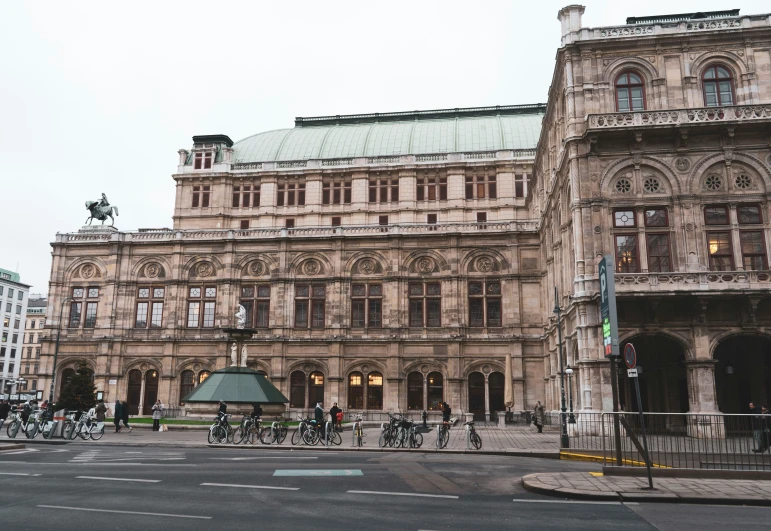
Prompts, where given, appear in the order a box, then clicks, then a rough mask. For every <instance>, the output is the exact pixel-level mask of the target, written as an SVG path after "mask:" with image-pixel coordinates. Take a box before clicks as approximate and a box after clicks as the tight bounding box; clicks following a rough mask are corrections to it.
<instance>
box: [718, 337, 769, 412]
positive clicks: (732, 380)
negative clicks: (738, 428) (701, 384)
mask: <svg viewBox="0 0 771 531" xmlns="http://www.w3.org/2000/svg"><path fill="white" fill-rule="evenodd" d="M713 357H714V358H715V360H716V362H717V364H716V365H715V391H716V392H717V403H718V408H719V409H720V411H722V412H723V413H749V412H750V410H749V403H750V402H751V401H752V402H754V403H755V404H756V405H762V404H768V403H770V402H771V338H769V337H768V336H762V335H755V334H742V335H736V336H731V337H728V338H726V339H724V340H723V341H721V342H720V343H718V345H717V347H716V348H715V353H714V356H713Z"/></svg>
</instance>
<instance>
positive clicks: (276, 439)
mask: <svg viewBox="0 0 771 531" xmlns="http://www.w3.org/2000/svg"><path fill="white" fill-rule="evenodd" d="M270 429H271V431H272V432H273V433H275V434H276V438H275V441H276V444H278V422H275V421H274V422H273V424H271V425H270Z"/></svg>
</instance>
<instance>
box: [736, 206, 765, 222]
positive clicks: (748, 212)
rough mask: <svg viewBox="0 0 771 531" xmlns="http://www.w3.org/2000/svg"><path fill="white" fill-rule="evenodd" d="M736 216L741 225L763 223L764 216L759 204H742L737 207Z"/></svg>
mask: <svg viewBox="0 0 771 531" xmlns="http://www.w3.org/2000/svg"><path fill="white" fill-rule="evenodd" d="M736 217H737V218H738V220H739V224H740V225H752V224H755V223H763V216H762V214H761V213H760V207H759V206H758V205H742V206H738V207H736Z"/></svg>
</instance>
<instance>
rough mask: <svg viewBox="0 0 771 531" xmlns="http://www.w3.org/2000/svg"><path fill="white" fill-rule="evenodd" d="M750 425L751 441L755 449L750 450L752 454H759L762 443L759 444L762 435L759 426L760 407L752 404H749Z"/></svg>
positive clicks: (761, 429)
mask: <svg viewBox="0 0 771 531" xmlns="http://www.w3.org/2000/svg"><path fill="white" fill-rule="evenodd" d="M750 415H752V416H751V417H750V425H751V426H752V440H753V441H754V443H755V448H753V449H752V451H753V452H755V453H759V452H762V451H763V450H761V447H762V444H763V443H762V442H761V438H762V437H761V435H762V434H763V428H762V426H761V418H760V407H759V406H756V405H755V403H754V402H750Z"/></svg>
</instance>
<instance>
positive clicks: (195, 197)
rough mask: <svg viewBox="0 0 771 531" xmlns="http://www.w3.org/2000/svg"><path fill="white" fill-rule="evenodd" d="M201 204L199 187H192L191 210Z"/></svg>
mask: <svg viewBox="0 0 771 531" xmlns="http://www.w3.org/2000/svg"><path fill="white" fill-rule="evenodd" d="M200 204H201V187H200V186H193V204H192V207H193V208H198V206H199V205H200Z"/></svg>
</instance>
